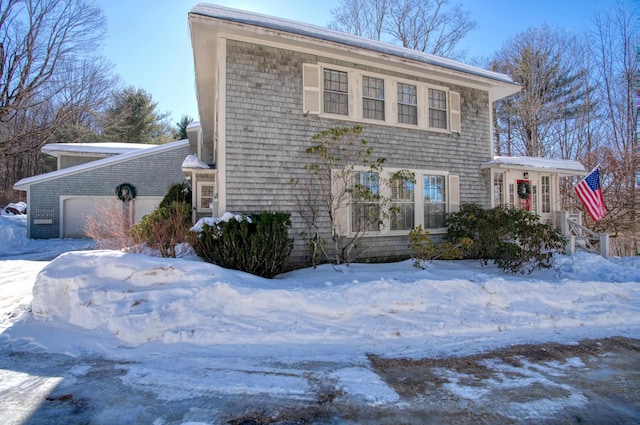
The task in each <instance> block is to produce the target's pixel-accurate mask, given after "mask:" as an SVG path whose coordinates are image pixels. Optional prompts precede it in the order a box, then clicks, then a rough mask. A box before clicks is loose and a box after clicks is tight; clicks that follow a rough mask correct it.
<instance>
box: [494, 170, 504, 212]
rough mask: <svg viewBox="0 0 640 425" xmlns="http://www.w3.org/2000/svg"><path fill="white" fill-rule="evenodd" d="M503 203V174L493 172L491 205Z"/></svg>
mask: <svg viewBox="0 0 640 425" xmlns="http://www.w3.org/2000/svg"><path fill="white" fill-rule="evenodd" d="M504 203H505V198H504V174H503V173H493V205H494V206H496V207H497V206H498V205H501V204H504Z"/></svg>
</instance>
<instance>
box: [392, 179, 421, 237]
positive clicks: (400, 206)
mask: <svg viewBox="0 0 640 425" xmlns="http://www.w3.org/2000/svg"><path fill="white" fill-rule="evenodd" d="M390 210H391V230H411V229H413V228H414V227H415V184H414V183H413V182H412V181H409V180H407V179H395V180H392V181H391V208H390Z"/></svg>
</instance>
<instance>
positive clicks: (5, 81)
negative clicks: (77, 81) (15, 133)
mask: <svg viewBox="0 0 640 425" xmlns="http://www.w3.org/2000/svg"><path fill="white" fill-rule="evenodd" d="M0 9H1V12H0V13H1V14H0V81H1V84H0V121H1V122H7V121H9V120H10V119H11V118H12V117H14V116H15V114H16V113H18V112H19V111H21V110H26V109H29V108H31V107H33V106H36V105H38V104H39V103H41V102H44V101H46V99H47V96H43V94H44V93H43V92H45V91H46V90H47V85H48V83H49V82H50V81H51V80H52V79H55V78H56V77H58V76H59V75H60V73H59V71H60V68H61V67H62V66H64V64H65V63H69V62H70V61H73V60H74V58H77V57H79V56H82V55H83V54H88V53H90V52H92V51H94V49H95V46H96V45H98V44H99V42H100V40H101V38H102V36H103V34H104V30H105V20H104V16H103V14H102V12H101V10H100V9H99V8H97V7H95V6H93V5H92V4H91V3H89V2H88V1H85V0H38V1H37V0H0Z"/></svg>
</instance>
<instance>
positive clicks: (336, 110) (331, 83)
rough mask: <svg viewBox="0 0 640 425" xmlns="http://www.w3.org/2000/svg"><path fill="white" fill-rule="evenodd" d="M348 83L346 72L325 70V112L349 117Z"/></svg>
mask: <svg viewBox="0 0 640 425" xmlns="http://www.w3.org/2000/svg"><path fill="white" fill-rule="evenodd" d="M348 81H349V80H348V74H347V73H346V72H344V71H335V70H332V69H325V70H324V112H327V113H329V114H340V115H349V83H348Z"/></svg>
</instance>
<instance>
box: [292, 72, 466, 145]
mask: <svg viewBox="0 0 640 425" xmlns="http://www.w3.org/2000/svg"><path fill="white" fill-rule="evenodd" d="M325 69H329V70H335V71H341V72H346V73H347V86H348V88H347V95H348V100H347V103H348V114H347V115H342V114H335V113H330V112H325V111H324V100H325V99H324V96H325V90H324V70H325ZM363 77H370V78H377V79H381V80H383V81H384V120H378V119H372V118H364V117H363V110H362V105H363V89H362V81H363ZM398 83H402V84H409V85H413V86H416V89H417V97H418V99H417V114H418V117H417V118H418V123H417V125H413V124H404V123H400V122H398V93H397V90H398V89H397V87H398ZM429 89H433V90H439V91H443V92H445V94H446V103H447V110H446V119H447V128H438V127H430V126H429ZM460 103H461V98H460V93H459V92H455V91H452V90H451V89H450V88H449V87H445V86H440V85H437V84H431V83H425V82H421V81H418V80H410V79H401V78H394V77H392V76H389V75H384V74H379V73H375V72H366V71H360V70H354V69H351V68H347V67H343V66H338V65H333V64H328V63H322V62H321V63H318V64H308V63H305V64H303V109H304V111H303V113H304V114H309V113H310V114H317V115H319V116H321V117H325V118H331V119H339V120H345V121H357V122H371V123H375V124H379V125H388V126H394V127H403V128H411V129H419V130H425V131H431V132H436V133H444V134H451V133H457V134H459V133H460V123H461V119H460Z"/></svg>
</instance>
